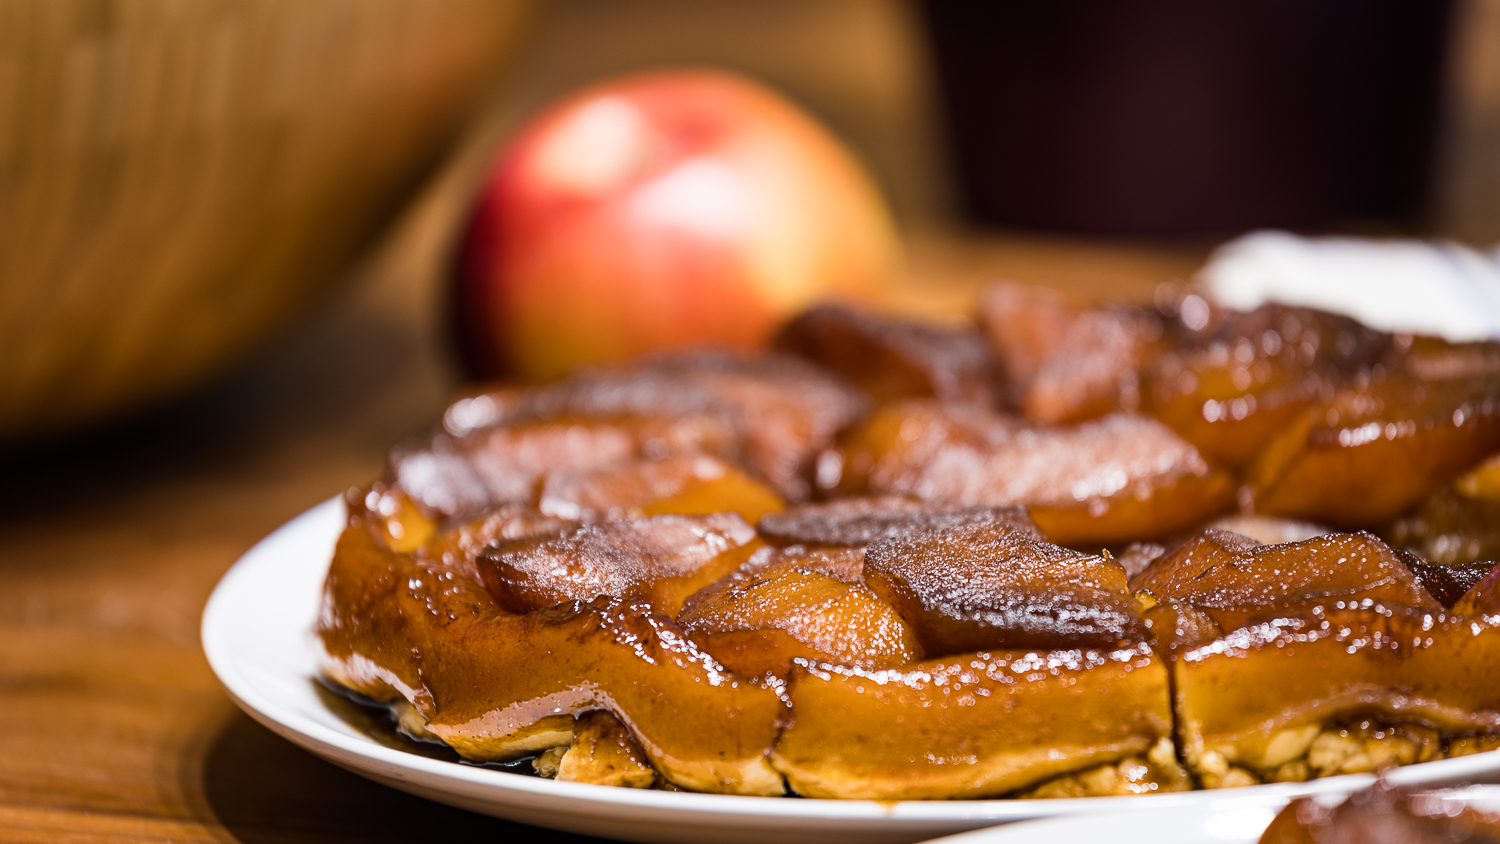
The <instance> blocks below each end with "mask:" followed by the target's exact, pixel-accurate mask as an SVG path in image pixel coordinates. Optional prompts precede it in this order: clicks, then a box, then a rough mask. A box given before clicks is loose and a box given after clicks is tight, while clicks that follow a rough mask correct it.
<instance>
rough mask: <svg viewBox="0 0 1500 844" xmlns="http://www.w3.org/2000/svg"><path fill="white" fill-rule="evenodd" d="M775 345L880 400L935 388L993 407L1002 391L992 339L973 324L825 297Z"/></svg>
mask: <svg viewBox="0 0 1500 844" xmlns="http://www.w3.org/2000/svg"><path fill="white" fill-rule="evenodd" d="M775 346H776V348H778V349H780V350H782V351H784V352H790V353H791V354H794V355H798V356H799V357H803V358H806V359H807V360H810V361H812V362H813V363H815V364H818V365H819V366H822V367H823V368H825V369H829V370H832V371H833V372H837V373H838V374H840V375H842V376H844V377H845V378H847V379H849V381H850V382H851V383H853V384H854V385H855V386H857V387H859V388H860V389H862V390H864V391H865V392H866V393H869V394H870V396H871V397H872V398H874V399H875V401H877V402H887V401H891V400H893V399H899V398H907V397H911V396H918V397H920V396H931V397H933V398H936V399H938V400H940V401H953V402H966V403H969V404H976V405H982V406H985V407H991V406H993V405H994V404H995V403H996V400H997V398H998V397H997V396H996V394H995V388H996V383H997V379H998V374H997V372H996V370H995V363H994V360H993V356H992V353H991V352H990V347H989V344H988V343H986V342H985V339H984V337H983V335H981V334H980V333H979V332H978V331H976V330H975V329H974V328H972V327H968V328H947V327H939V326H935V325H924V324H921V323H916V322H910V321H906V320H900V319H895V318H893V317H885V316H877V315H875V314H872V313H866V312H863V311H857V310H853V309H851V308H846V307H842V306H839V305H823V306H820V307H816V308H813V309H811V310H808V311H806V312H804V313H803V314H802V315H800V316H798V317H797V318H795V319H793V320H792V321H791V322H788V323H787V324H786V325H785V326H783V327H782V329H781V331H780V332H779V333H778V334H777V335H776V340H775Z"/></svg>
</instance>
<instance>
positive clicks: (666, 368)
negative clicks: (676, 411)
mask: <svg viewBox="0 0 1500 844" xmlns="http://www.w3.org/2000/svg"><path fill="white" fill-rule="evenodd" d="M643 365H644V367H645V369H646V371H647V372H650V373H652V374H654V375H657V376H660V377H664V378H669V379H672V380H673V381H674V382H675V383H678V384H681V385H683V386H684V387H687V388H690V389H692V390H696V391H700V392H702V393H703V394H704V395H707V396H709V397H711V398H712V400H713V401H714V402H715V403H717V404H718V405H720V406H723V407H728V408H731V409H732V410H733V412H734V414H735V415H736V417H737V419H738V420H739V423H740V430H741V431H742V432H743V435H744V441H743V442H744V444H743V448H742V451H743V454H744V458H743V459H744V462H745V464H746V465H747V466H749V467H750V468H751V469H754V470H755V471H756V472H757V473H758V474H759V475H760V476H761V477H763V478H765V479H766V480H768V481H770V482H771V485H772V486H773V487H775V488H776V490H777V491H778V492H780V493H781V495H782V496H783V497H785V498H787V499H790V500H793V501H800V500H802V499H805V498H807V496H808V494H809V492H811V489H812V487H811V485H810V484H809V483H808V480H807V470H808V468H809V467H810V466H811V464H812V460H813V458H814V457H815V456H816V455H817V454H818V453H819V452H820V451H822V450H823V449H825V448H828V447H829V446H831V445H832V444H833V439H834V436H835V435H836V434H838V432H839V431H841V430H843V429H844V428H846V427H848V426H849V425H850V424H852V423H854V422H855V421H856V420H858V419H859V418H860V417H861V416H863V415H864V413H865V411H866V407H867V402H866V399H865V398H864V397H863V396H862V395H860V393H859V391H858V390H856V389H854V387H853V386H852V385H850V384H848V383H847V382H845V381H844V380H843V379H841V378H838V377H837V376H835V375H833V374H832V373H829V372H826V371H824V370H821V369H819V368H817V367H815V366H813V365H811V364H809V363H807V362H806V361H803V360H800V359H798V358H795V357H792V356H790V355H777V354H764V355H759V356H743V355H732V354H728V353H723V352H695V353H689V354H680V355H672V356H664V357H661V358H656V359H652V360H650V361H648V362H646V363H645V364H643ZM701 450H703V451H709V452H711V450H710V449H701ZM653 456H654V455H653Z"/></svg>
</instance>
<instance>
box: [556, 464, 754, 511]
mask: <svg viewBox="0 0 1500 844" xmlns="http://www.w3.org/2000/svg"><path fill="white" fill-rule="evenodd" d="M537 506H538V507H539V508H540V509H541V511H542V512H544V513H547V514H550V515H553V516H557V517H560V518H566V519H573V520H578V521H585V522H597V521H603V520H607V519H624V518H639V517H641V516H654V515H662V514H668V513H676V514H680V515H706V514H709V513H738V514H740V515H741V516H743V517H744V518H745V520H746V521H749V522H751V523H754V522H755V521H756V520H758V519H760V517H761V516H763V515H765V514H767V513H772V512H775V511H777V510H780V509H781V507H782V502H781V499H780V498H778V497H777V495H776V493H774V492H772V491H771V490H769V489H767V488H766V487H764V486H763V485H761V484H760V483H758V482H756V481H755V480H753V479H752V478H750V477H749V476H748V475H746V474H745V473H744V472H741V471H740V470H739V469H736V468H735V467H734V466H731V465H730V464H728V463H725V462H724V461H722V460H719V459H718V458H715V457H709V456H707V455H703V454H692V455H682V456H680V457H669V458H666V459H664V460H637V461H634V462H632V463H627V464H624V465H621V466H615V467H611V468H608V469H593V470H585V471H576V470H575V471H556V472H548V473H547V476H546V478H545V479H544V480H543V481H542V492H541V497H540V501H539V502H538V505H537Z"/></svg>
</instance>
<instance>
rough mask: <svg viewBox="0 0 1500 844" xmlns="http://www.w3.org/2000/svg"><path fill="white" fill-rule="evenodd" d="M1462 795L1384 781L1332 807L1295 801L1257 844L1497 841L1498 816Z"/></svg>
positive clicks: (1312, 800) (1302, 799) (1313, 801)
mask: <svg viewBox="0 0 1500 844" xmlns="http://www.w3.org/2000/svg"><path fill="white" fill-rule="evenodd" d="M1464 796H1465V795H1464V794H1463V792H1461V791H1459V792H1455V793H1450V794H1446V795H1445V794H1444V793H1443V792H1442V791H1436V792H1432V791H1427V792H1418V791H1416V790H1415V789H1413V788H1410V787H1406V788H1397V787H1394V786H1391V785H1389V784H1388V783H1387V782H1386V781H1385V780H1377V781H1376V783H1375V784H1374V785H1372V786H1370V787H1369V788H1367V789H1364V790H1362V791H1356V792H1355V793H1354V794H1352V795H1350V796H1349V798H1348V799H1347V800H1345V801H1344V802H1342V803H1340V804H1338V805H1337V806H1330V805H1327V804H1326V803H1325V802H1322V801H1319V800H1317V799H1315V798H1312V797H1298V798H1297V799H1295V800H1293V801H1292V802H1291V803H1288V804H1287V806H1286V808H1284V809H1282V810H1281V811H1280V812H1279V813H1277V815H1276V817H1275V818H1273V819H1272V820H1271V823H1270V825H1269V826H1267V827H1266V830H1265V832H1263V833H1261V836H1260V844H1453V842H1459V841H1472V842H1475V844H1479V842H1484V841H1500V814H1497V813H1495V812H1493V811H1491V812H1484V811H1481V810H1479V809H1478V808H1477V807H1475V806H1474V805H1473V804H1472V803H1468V802H1467V801H1465V800H1464V799H1463V798H1464Z"/></svg>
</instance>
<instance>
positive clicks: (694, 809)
mask: <svg viewBox="0 0 1500 844" xmlns="http://www.w3.org/2000/svg"><path fill="white" fill-rule="evenodd" d="M346 522H347V511H346V509H345V505H344V501H343V498H342V496H333V497H331V498H329V499H327V500H325V501H323V502H321V503H319V504H317V505H315V506H313V507H311V508H309V509H308V510H305V511H303V512H302V513H300V514H298V515H297V516H295V517H294V518H292V519H291V520H289V521H287V522H285V523H284V524H282V525H280V526H279V527H277V528H276V529H275V530H274V531H272V532H271V533H270V534H268V535H267V536H266V537H264V538H263V539H261V540H260V541H259V542H257V543H256V544H255V545H254V546H252V547H251V548H250V549H249V550H248V551H246V552H245V553H244V554H243V555H241V556H240V558H239V559H238V560H236V561H235V563H234V565H232V566H231V567H230V568H229V569H228V570H227V571H226V572H225V573H224V575H223V576H222V577H221V578H220V580H219V582H218V583H217V584H216V585H215V587H214V590H213V593H212V594H211V595H210V597H209V599H208V602H207V603H206V605H205V607H204V611H203V617H202V624H201V626H200V643H201V645H202V647H203V652H204V655H205V656H206V657H207V659H208V663H209V667H210V668H211V669H212V671H213V672H214V675H215V677H216V678H217V679H218V681H219V683H220V684H221V685H222V686H223V687H224V690H225V691H226V693H228V695H229V697H230V698H231V699H232V700H233V701H234V702H235V704H236V705H237V706H239V707H240V708H241V709H242V710H244V711H245V712H246V713H247V714H249V715H250V716H251V717H252V718H254V719H255V720H256V721H258V722H259V723H261V724H263V725H264V726H266V727H267V728H269V729H271V730H272V731H273V732H275V733H277V734H278V735H280V736H282V737H283V738H285V739H287V740H288V741H291V742H292V743H293V744H296V745H299V746H301V747H303V748H305V749H307V750H310V751H312V752H313V753H315V754H317V755H319V756H321V757H323V758H325V759H328V760H329V761H332V762H334V763H335V764H338V765H340V766H342V767H345V768H348V769H349V770H352V771H354V772H355V773H358V774H361V775H364V776H367V777H371V778H374V779H377V780H379V781H382V782H385V783H387V784H390V785H393V786H395V787H398V788H405V786H406V785H410V786H411V787H412V788H417V789H421V790H420V791H419V792H418V793H420V794H422V795H423V796H426V797H429V798H431V799H438V800H440V801H442V800H443V796H442V793H434V791H433V790H432V789H433V785H432V783H431V781H433V780H436V781H438V782H439V783H441V787H440V788H439V789H438V790H439V792H442V791H443V790H445V789H447V790H451V793H450V796H452V797H453V798H454V799H456V800H458V799H468V800H471V801H472V800H481V801H483V802H486V803H490V804H499V803H505V804H515V803H524V804H527V805H528V806H530V807H531V808H533V809H546V808H549V807H553V806H556V805H560V804H568V805H569V807H570V808H571V809H573V810H578V809H580V808H582V807H584V806H591V807H597V808H598V809H604V808H606V807H608V808H609V809H612V810H615V811H617V812H619V811H623V812H627V813H629V814H636V813H639V812H646V813H651V814H653V817H654V818H655V820H656V821H657V822H658V823H659V822H661V821H662V820H663V819H662V817H661V816H660V815H659V814H656V813H659V812H661V811H663V810H670V811H671V812H673V813H676V814H677V815H679V816H685V818H686V819H692V820H694V821H695V822H696V821H701V819H702V818H703V817H704V816H712V817H714V818H720V819H724V820H725V821H726V822H728V821H730V820H739V821H754V820H756V819H762V820H780V821H785V822H789V823H792V822H796V823H816V824H819V825H822V823H824V822H834V823H849V822H877V823H882V824H894V825H897V826H902V827H907V826H931V827H932V829H933V831H934V832H936V833H938V834H946V833H944V828H946V829H947V830H948V831H950V832H951V831H957V830H958V829H959V827H957V826H956V825H958V824H973V825H974V827H978V826H981V825H990V824H999V823H1007V822H1014V821H1021V820H1031V819H1039V818H1051V817H1058V816H1063V815H1072V814H1079V813H1090V814H1092V813H1096V812H1105V811H1109V812H1113V811H1135V810H1147V811H1149V810H1164V809H1170V808H1173V807H1178V808H1186V807H1193V806H1203V805H1207V804H1209V803H1216V802H1221V801H1222V802H1231V803H1232V802H1243V801H1250V802H1255V803H1260V802H1263V801H1266V800H1287V799H1290V798H1292V797H1295V796H1301V795H1307V794H1331V793H1343V792H1348V791H1352V790H1355V789H1358V788H1361V787H1363V786H1365V785H1368V784H1369V783H1370V782H1372V781H1373V780H1374V776H1373V775H1371V774H1347V775H1342V776H1337V777H1327V778H1324V779H1320V780H1313V781H1311V782H1308V783H1270V784H1264V785H1258V786H1248V787H1243V788H1239V789H1233V790H1223V791H1212V790H1200V791H1187V792H1172V793H1165V794H1148V795H1132V796H1120V797H1082V798H1058V799H1050V800H1017V799H1015V798H1003V799H988V800H898V801H880V800H835V799H785V798H782V799H776V798H766V797H752V796H742V795H725V794H696V793H689V792H670V791H660V790H652V789H631V788H616V787H611V786H603V785H589V784H584V783H570V782H557V781H555V780H549V779H542V778H538V777H528V776H521V775H517V774H513V773H508V772H505V771H499V770H494V769H488V768H481V767H476V766H467V765H462V764H456V763H453V762H449V761H446V760H441V759H432V758H428V757H425V756H420V755H417V754H413V753H408V752H405V751H402V750H398V749H395V748H390V747H386V746H384V745H381V744H378V743H376V742H375V741H373V740H371V739H368V738H365V737H362V736H357V735H355V734H346V733H342V732H340V731H338V730H335V729H333V728H331V727H328V726H326V725H324V724H320V723H318V722H316V721H314V720H311V719H309V718H307V717H305V716H303V715H302V714H301V713H298V712H296V711H295V710H294V709H293V708H291V707H289V706H287V705H285V704H284V703H282V702H278V701H277V700H276V698H275V696H274V695H273V694H269V693H268V692H266V690H265V689H262V688H260V687H259V686H258V684H257V683H255V682H254V680H253V678H250V677H247V676H246V675H245V674H244V673H242V672H241V671H239V670H238V665H237V662H236V652H235V648H234V645H233V641H234V637H233V636H231V635H229V633H230V632H231V631H232V630H233V629H234V627H233V626H232V622H233V621H234V620H235V618H234V611H235V610H236V609H243V606H237V605H236V603H235V602H236V600H237V599H238V598H239V597H241V593H243V592H244V591H245V589H246V588H247V586H246V584H248V583H250V582H252V581H253V578H254V577H255V576H256V575H261V574H264V571H263V569H265V570H268V569H270V568H272V567H274V566H275V565H276V564H277V563H278V562H281V564H282V565H287V563H286V562H283V561H281V560H280V559H279V557H281V556H286V557H290V558H294V559H295V558H298V557H301V558H302V559H303V562H304V563H306V562H307V558H309V557H311V556H312V552H311V549H309V548H306V547H301V548H299V545H305V544H307V540H305V539H303V538H302V535H303V534H304V533H305V534H307V535H308V536H312V537H316V538H317V539H318V540H319V542H320V543H321V542H323V541H326V543H327V545H328V547H329V548H330V551H331V548H332V546H333V543H334V542H336V541H337V537H338V535H339V533H340V532H342V530H343V527H344V524H345V523H346ZM299 540H300V541H299ZM283 546H289V547H290V549H291V551H292V553H284V552H285V551H286V550H287V548H284V547H283ZM329 562H331V555H330V559H327V560H313V561H311V563H312V564H316V565H318V566H319V567H320V568H319V572H318V578H317V581H318V583H319V584H320V585H321V583H322V579H323V573H325V572H326V570H327V568H326V567H327V565H328V564H329ZM308 621H309V627H308V628H306V629H305V630H304V631H303V635H302V638H303V639H305V640H306V641H308V642H309V643H310V642H312V633H311V627H310V624H311V619H309V620H308ZM305 679H306V680H308V681H316V677H306V678H305ZM335 717H337V716H335ZM1495 754H1500V751H1491V752H1489V753H1480V754H1473V755H1471V756H1465V757H1459V758H1456V759H1444V760H1434V761H1432V762H1425V763H1419V764H1416V765H1409V766H1406V767H1403V768H1398V769H1395V770H1394V771H1392V772H1391V773H1390V774H1388V775H1387V779H1388V780H1390V781H1392V782H1399V783H1403V784H1406V783H1409V784H1429V783H1430V784H1441V783H1449V782H1457V781H1483V780H1482V779H1481V777H1483V776H1486V775H1487V776H1488V777H1490V778H1491V779H1492V780H1493V779H1494V778H1496V777H1500V756H1496V755H1495ZM1487 759H1488V760H1489V763H1488V764H1484V762H1485V761H1486V760H1487ZM414 775H415V776H414ZM421 780H429V782H427V783H423V782H421ZM407 790H410V789H407ZM443 802H447V801H443ZM465 805H466V807H467V808H475V806H474V805H473V804H472V803H469V804H465ZM478 810H479V811H485V809H483V808H480V809H478Z"/></svg>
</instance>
